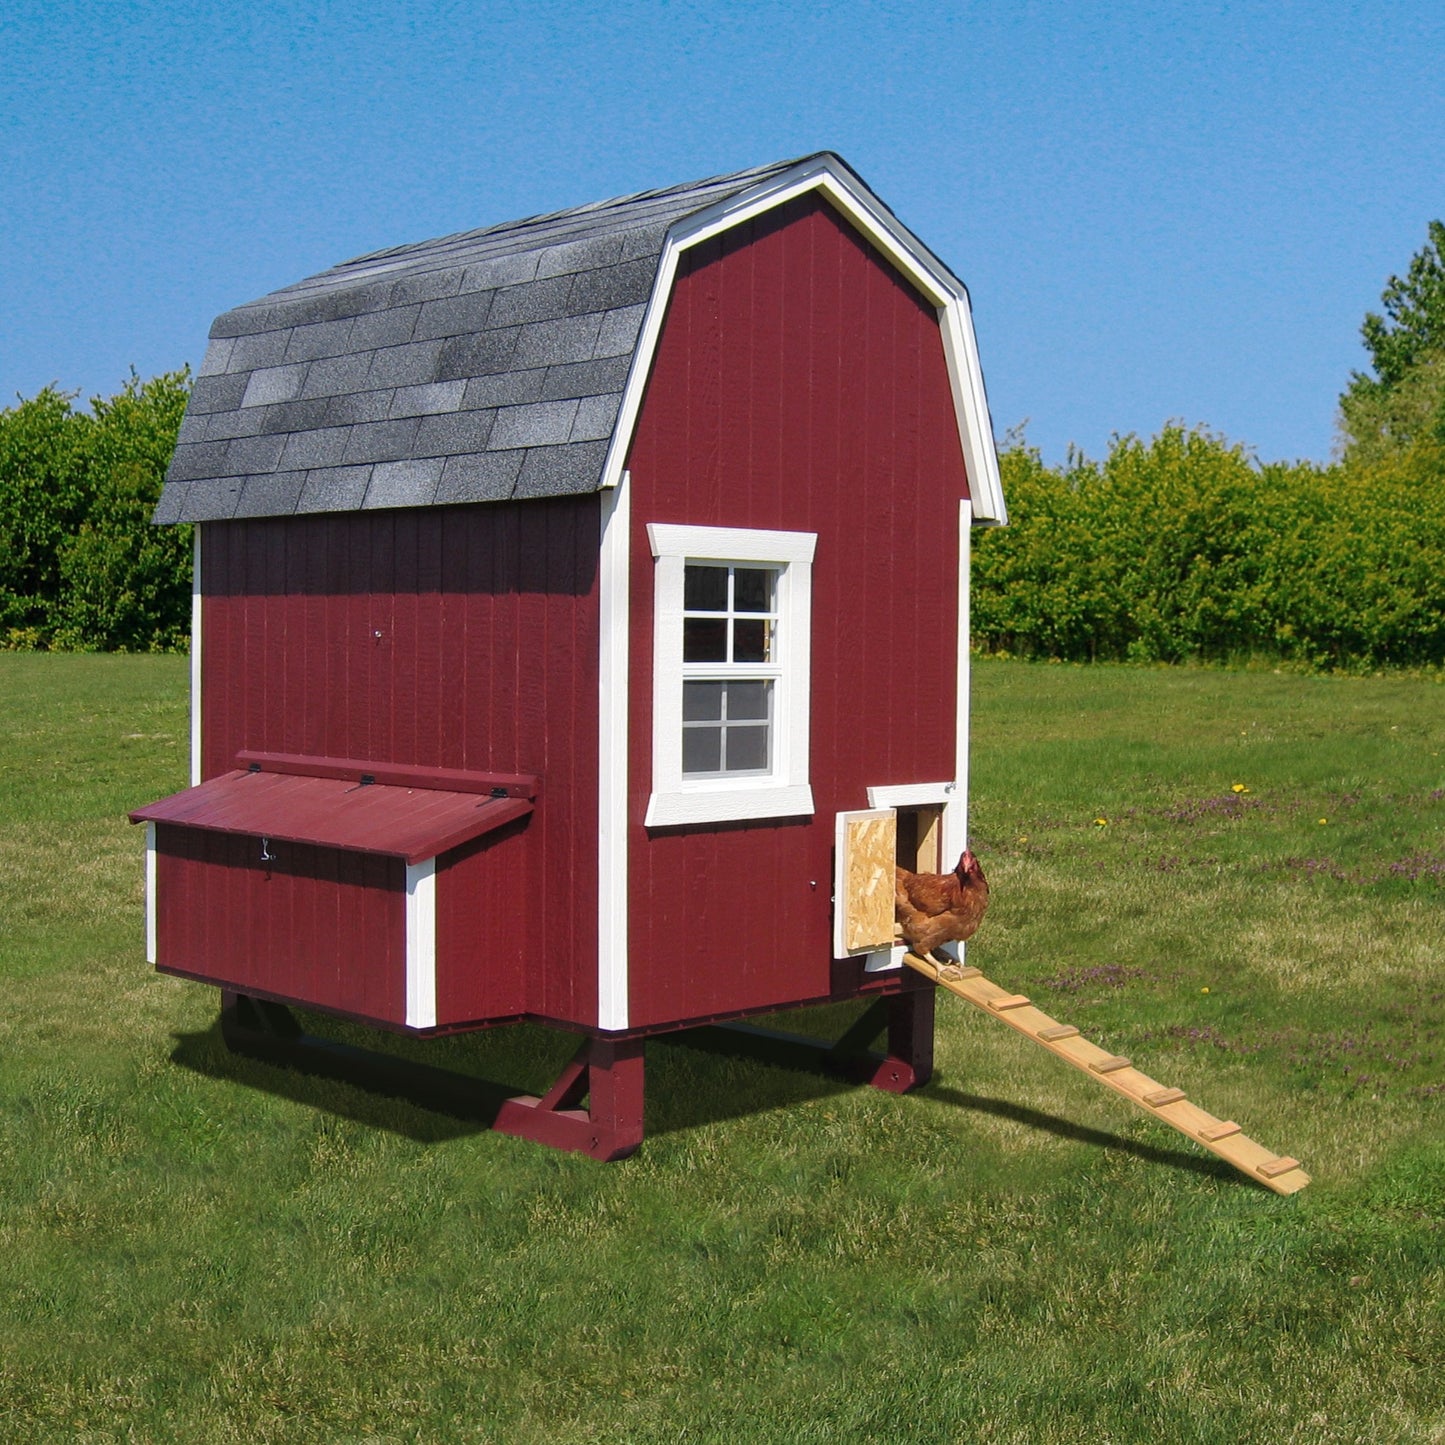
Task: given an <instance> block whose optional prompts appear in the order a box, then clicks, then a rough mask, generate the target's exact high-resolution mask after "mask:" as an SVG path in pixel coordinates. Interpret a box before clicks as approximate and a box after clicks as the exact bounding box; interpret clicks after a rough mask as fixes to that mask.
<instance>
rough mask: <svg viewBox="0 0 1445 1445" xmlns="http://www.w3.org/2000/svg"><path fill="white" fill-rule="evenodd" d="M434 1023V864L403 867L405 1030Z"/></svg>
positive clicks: (430, 860) (429, 860)
mask: <svg viewBox="0 0 1445 1445" xmlns="http://www.w3.org/2000/svg"><path fill="white" fill-rule="evenodd" d="M436 1022H437V860H436V859H435V858H425V859H423V860H422V861H421V862H420V863H408V864H407V865H406V1026H407V1028H409V1029H431V1028H435V1027H436Z"/></svg>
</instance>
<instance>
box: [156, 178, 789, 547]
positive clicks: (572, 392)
mask: <svg viewBox="0 0 1445 1445" xmlns="http://www.w3.org/2000/svg"><path fill="white" fill-rule="evenodd" d="M795 164H797V162H792V161H786V162H781V163H779V164H777V165H772V166H762V167H759V168H757V169H754V170H748V171H739V172H736V173H735V174H733V175H728V176H720V177H715V178H713V179H711V180H706V181H699V182H696V183H693V184H691V185H685V186H676V187H673V188H671V189H668V190H660V191H648V192H644V193H642V194H640V195H636V196H626V197H622V198H620V199H618V200H611V201H601V202H597V203H596V204H593V205H588V206H579V207H577V208H576V209H574V210H568V211H559V212H556V213H554V214H552V215H547V216H536V217H532V218H530V219H527V220H523V221H514V222H510V223H508V224H506V225H502V226H493V227H491V228H489V229H487V230H481V231H466V232H462V233H460V234H458V235H454V236H443V237H442V238H440V239H439V240H434V241H423V242H421V243H419V244H417V245H411V246H398V247H395V248H393V249H391V250H386V251H377V252H374V253H372V254H371V255H368V256H361V257H358V258H357V259H356V260H353V261H346V262H343V263H342V264H341V265H339V266H335V267H333V268H332V269H331V270H329V271H323V272H322V273H320V274H319V275H317V276H312V277H308V278H307V279H306V280H304V281H298V282H297V283H296V284H295V285H293V286H287V287H285V288H283V289H282V290H280V291H275V292H272V293H271V294H270V295H269V296H263V297H261V298H260V299H259V300H257V301H253V302H250V303H249V304H247V305H245V306H238V307H236V309H235V310H233V311H227V312H226V313H225V314H224V315H222V316H220V317H218V318H217V320H216V323H215V325H214V326H212V328H211V343H210V346H209V347H208V348H207V351H206V357H205V361H204V362H203V363H202V365H201V368H200V372H199V374H198V375H197V378H196V381H195V385H194V387H193V389H192V392H191V398H190V403H189V405H188V406H187V408H186V414H185V418H184V420H183V422H182V424H181V432H180V439H179V444H178V445H177V447H176V452H175V457H174V459H173V460H172V462H171V466H170V470H169V472H168V473H167V475H166V484H165V488H164V490H163V492H162V494H161V499H160V503H159V505H158V507H157V509H156V516H155V520H156V521H157V522H192V521H214V520H219V519H223V518H229V517H258V516H284V515H289V514H291V513H293V512H334V511H353V510H357V509H360V508H369V507H411V506H428V505H432V504H439V503H447V502H473V501H494V500H500V499H504V498H510V497H542V496H556V495H563V494H567V493H579V492H589V491H594V490H596V489H597V487H598V486H599V484H600V480H601V473H602V466H603V462H604V459H605V457H606V454H607V447H608V442H609V440H610V438H611V435H612V430H613V427H614V426H615V424H616V421H617V416H618V411H619V408H620V405H621V401H622V392H623V387H624V384H625V382H626V379H627V374H628V369H629V367H630V366H631V364H632V357H633V353H634V351H635V349H636V346H637V342H638V337H639V333H640V331H641V327H642V319H643V313H644V311H645V310H646V305H647V301H648V298H649V296H650V295H651V292H652V288H653V283H654V280H655V278H656V274H657V266H658V260H659V258H660V256H661V254H662V250H663V243H664V240H665V237H666V234H667V231H668V228H669V227H670V226H672V225H673V224H674V223H675V222H676V221H678V220H681V219H682V218H683V217H685V216H688V215H691V214H693V213H694V212H696V211H699V210H702V209H703V208H705V207H707V206H709V205H712V204H714V203H715V202H717V201H719V200H724V199H726V198H728V197H729V196H732V195H735V194H737V193H739V192H741V191H744V190H747V189H748V188H749V187H751V186H754V185H757V184H758V183H760V182H762V181H766V180H767V179H769V178H770V177H772V176H775V175H777V174H779V173H780V172H782V171H785V170H787V169H789V167H790V166H792V165H795Z"/></svg>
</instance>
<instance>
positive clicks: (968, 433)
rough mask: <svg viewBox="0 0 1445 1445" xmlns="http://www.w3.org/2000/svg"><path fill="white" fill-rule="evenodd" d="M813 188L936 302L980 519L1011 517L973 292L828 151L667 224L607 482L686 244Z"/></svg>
mask: <svg viewBox="0 0 1445 1445" xmlns="http://www.w3.org/2000/svg"><path fill="white" fill-rule="evenodd" d="M809 191H818V192H819V193H820V194H822V195H823V196H824V197H825V198H826V199H827V200H828V201H829V202H830V204H831V205H832V206H833V207H834V208H835V209H836V210H838V211H840V212H841V213H842V214H843V215H844V216H845V217H846V218H847V219H848V220H849V221H850V222H851V223H852V224H853V226H854V227H855V228H856V229H857V230H858V231H860V232H861V233H862V234H863V235H864V236H865V237H866V238H867V239H868V240H869V241H870V242H872V244H873V245H874V246H876V247H877V248H878V249H879V250H880V251H881V252H882V253H883V254H884V255H885V256H887V257H888V259H889V260H890V261H891V262H892V263H893V265H894V266H895V267H897V269H898V270H899V271H900V272H902V273H903V275H904V276H905V277H907V278H908V280H909V281H910V282H911V283H912V284H913V285H914V286H915V287H916V288H917V289H918V290H919V291H920V292H921V293H922V294H923V296H924V297H926V298H927V300H928V301H929V302H930V303H931V304H932V305H933V306H934V308H935V309H936V310H937V312H938V317H939V328H940V331H941V332H942V337H943V354H944V359H945V361H946V363H947V366H948V375H949V384H950V387H951V389H952V392H953V405H954V411H955V414H956V416H957V419H958V432H959V439H960V441H961V442H962V445H963V450H964V462H965V466H966V467H967V469H968V477H969V485H970V488H971V489H972V490H973V491H974V492H975V493H976V494H977V495H976V496H975V497H974V516H975V520H977V521H980V522H997V523H1003V522H1006V521H1007V520H1008V513H1007V510H1006V509H1005V506H1004V499H1003V488H1002V486H1001V485H1000V483H999V470H998V454H997V451H996V449H995V447H994V440H993V424H992V421H991V420H990V417H989V411H988V398H987V394H986V393H985V391H984V385H983V371H982V368H981V367H980V364H979V359H978V341H977V338H976V337H975V335H974V329H973V312H972V309H971V308H970V306H969V301H968V292H967V291H966V290H965V289H964V286H963V283H962V282H961V281H959V279H958V278H957V277H956V276H954V274H953V273H952V272H951V271H950V270H949V269H948V268H947V267H946V266H945V265H944V264H943V262H941V261H940V260H939V259H938V257H936V256H935V255H934V254H933V252H932V251H930V250H929V249H928V247H927V246H925V245H924V244H923V242H922V241H920V240H919V239H918V237H917V236H915V235H914V234H913V232H912V231H910V230H909V229H908V228H907V227H906V226H904V225H903V223H902V222H901V221H899V220H898V218H897V217H896V216H895V215H894V214H893V213H892V212H891V211H890V210H889V209H888V208H887V207H886V206H884V205H883V203H882V202H881V201H879V200H878V198H877V197H876V196H875V195H873V193H872V192H871V191H869V190H868V189H867V187H865V186H864V185H862V183H861V182H859V181H858V179H857V178H856V177H855V176H853V175H852V173H851V172H848V171H846V170H844V169H841V168H839V167H838V166H836V165H835V164H834V162H833V160H832V159H831V157H828V156H820V157H818V158H816V159H815V160H812V161H809V162H807V163H806V164H804V165H799V166H794V167H792V168H790V169H789V170H787V171H784V172H783V173H782V174H781V175H779V176H774V177H772V178H771V179H769V180H767V181H763V182H760V183H759V184H758V185H756V186H752V187H750V188H749V189H747V190H745V191H743V192H741V193H739V194H738V195H736V196H732V197H729V198H728V199H726V200H723V201H719V202H717V203H716V204H714V205H712V206H708V207H706V208H704V209H703V210H701V211H698V212H696V213H695V214H693V215H691V216H687V217H685V218H684V219H683V220H681V221H679V222H678V223H677V224H676V225H675V226H673V228H672V229H671V231H669V233H668V238H667V241H666V242H665V243H664V245H663V249H662V255H661V257H660V258H659V260H658V266H657V277H656V280H655V281H654V283H653V287H652V295H651V296H650V297H649V298H648V302H647V310H646V312H645V313H644V315H643V320H642V328H641V331H640V333H639V336H638V341H637V347H636V350H635V351H634V352H633V356H632V365H631V366H630V368H629V369H628V373H627V383H626V385H625V386H624V388H623V393H622V406H621V409H620V411H619V413H618V418H617V424H616V426H615V427H614V428H613V430H612V439H611V442H610V444H609V446H608V449H607V460H606V462H605V463H604V465H603V468H602V485H603V487H604V488H608V487H615V486H617V485H618V483H619V482H620V481H621V478H622V469H623V466H624V465H625V463H626V459H627V452H628V448H629V447H630V446H631V444H632V433H633V429H634V427H635V426H636V425H637V417H638V413H639V411H640V410H641V407H642V394H643V391H644V389H645V388H646V385H647V378H648V376H649V375H650V374H651V372H652V359H653V356H654V355H655V353H656V351H657V343H658V340H659V338H660V337H661V335H662V323H663V317H664V316H665V314H666V312H667V303H668V301H669V299H670V298H671V296H672V284H673V281H674V279H675V278H676V276H677V264H678V258H679V256H680V255H681V253H682V252H683V251H685V250H687V249H688V248H689V247H691V246H696V245H698V244H699V243H700V242H703V241H706V240H708V239H709V238H710V237H712V236H715V235H717V234H718V233H719V232H721V231H726V230H730V229H731V228H732V227H734V226H737V225H741V224H742V223H743V222H744V221H747V220H751V219H752V218H753V217H754V216H757V215H760V214H762V213H763V212H765V211H769V210H772V209H773V208H774V207H777V206H781V205H784V204H786V203H787V202H788V201H791V200H793V199H795V198H796V197H798V196H801V195H804V194H806V193H807V192H809Z"/></svg>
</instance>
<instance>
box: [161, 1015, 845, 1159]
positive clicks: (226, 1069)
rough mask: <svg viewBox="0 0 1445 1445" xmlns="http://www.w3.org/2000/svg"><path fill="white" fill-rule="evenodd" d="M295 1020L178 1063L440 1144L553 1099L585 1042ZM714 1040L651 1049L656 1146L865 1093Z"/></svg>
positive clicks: (181, 1051)
mask: <svg viewBox="0 0 1445 1445" xmlns="http://www.w3.org/2000/svg"><path fill="white" fill-rule="evenodd" d="M294 1017H295V1018H296V1020H297V1022H298V1023H299V1025H300V1028H301V1029H302V1030H303V1032H300V1033H299V1034H286V1033H283V1034H280V1035H277V1036H274V1037H267V1036H265V1035H264V1034H259V1033H253V1032H251V1031H249V1030H248V1031H247V1032H246V1033H245V1034H243V1035H242V1036H240V1037H239V1038H238V1037H237V1035H236V1033H235V1031H234V1030H231V1031H229V1033H230V1037H229V1039H228V1030H227V1029H226V1027H225V1025H224V1024H223V1021H222V1019H221V1018H220V1017H218V1018H217V1019H216V1020H215V1022H213V1023H212V1024H211V1026H210V1027H209V1028H206V1029H202V1030H197V1031H195V1032H192V1033H174V1034H172V1036H171V1037H172V1040H173V1047H172V1050H171V1061H172V1063H175V1064H177V1065H179V1066H180V1067H181V1068H184V1069H188V1070H190V1071H191V1072H193V1073H197V1074H201V1075H204V1076H205V1077H207V1078H211V1079H216V1080H221V1081H225V1082H229V1083H236V1084H241V1085H244V1086H245V1087H247V1088H250V1089H257V1090H259V1091H261V1092H263V1093H267V1094H270V1095H272V1096H273V1097H276V1098H282V1099H287V1100H290V1101H291V1102H293V1103H296V1104H299V1105H301V1106H303V1107H305V1108H310V1109H317V1110H320V1111H322V1112H324V1113H328V1114H331V1115H333V1116H335V1117H338V1118H345V1119H349V1120H351V1121H353V1122H355V1123H358V1124H362V1125H364V1126H366V1127H368V1128H377V1129H384V1130H387V1131H389V1132H392V1133H398V1134H401V1135H404V1136H405V1137H407V1138H410V1139H412V1140H415V1141H417V1142H419V1143H430V1142H440V1141H443V1140H447V1139H454V1138H460V1137H464V1136H466V1135H469V1134H479V1133H484V1132H486V1131H488V1130H489V1129H491V1127H492V1125H493V1123H494V1122H495V1120H496V1118H497V1115H498V1112H499V1111H500V1109H501V1107H502V1104H503V1103H504V1102H505V1101H506V1100H507V1099H509V1098H513V1097H515V1096H516V1095H518V1094H521V1093H524V1092H526V1091H527V1090H537V1091H540V1090H545V1088H546V1086H547V1084H548V1083H550V1081H551V1079H552V1078H553V1076H555V1075H556V1073H557V1072H558V1071H559V1070H560V1069H561V1068H562V1066H563V1065H564V1064H565V1063H566V1061H567V1059H568V1058H569V1057H570V1056H571V1054H572V1052H573V1050H574V1049H575V1048H576V1044H577V1040H576V1037H575V1036H574V1035H571V1034H565V1033H559V1032H557V1031H555V1030H549V1029H544V1028H541V1027H540V1026H537V1025H532V1024H525V1023H522V1024H512V1025H504V1026H501V1027H498V1028H494V1029H488V1030H486V1031H484V1032H478V1033H471V1034H460V1035H455V1036H452V1037H449V1038H440V1039H423V1040H408V1039H400V1038H393V1037H392V1036H390V1035H386V1034H381V1033H378V1032H376V1031H374V1030H370V1029H366V1028H361V1027H353V1026H350V1025H347V1024H345V1023H340V1022H337V1021H335V1020H331V1019H326V1018H323V1017H320V1016H313V1015H308V1014H304V1013H302V1012H300V1011H299V1010H298V1011H297V1013H296V1015H295V1016H294ZM710 1033H711V1031H710V1030H697V1031H687V1032H685V1033H677V1034H671V1035H664V1036H663V1037H661V1038H658V1039H654V1040H652V1041H651V1043H650V1045H649V1048H648V1055H647V1058H648V1076H649V1088H648V1099H647V1134H648V1135H649V1136H652V1137H657V1136H660V1135H665V1134H671V1133H675V1132H680V1131H686V1130H688V1129H692V1128H697V1127H700V1126H702V1125H706V1124H710V1123H721V1122H724V1121H726V1120H728V1119H736V1118H742V1117H746V1116H748V1115H751V1114H762V1113H768V1112H771V1111H773V1110H777V1109H783V1108H787V1107H789V1106H792V1105H795V1104H799V1103H804V1102H807V1101H808V1100H812V1099H818V1098H825V1097H828V1096H830V1095H835V1094H840V1093H846V1092H848V1091H850V1090H852V1089H854V1088H856V1087H858V1086H857V1085H856V1084H855V1083H853V1082H852V1081H850V1080H849V1079H847V1078H846V1077H843V1076H842V1075H840V1074H837V1073H829V1072H819V1071H818V1070H816V1069H808V1068H806V1067H805V1066H804V1065H803V1064H802V1063H801V1062H799V1061H790V1059H789V1058H788V1057H784V1058H782V1059H781V1060H779V1059H776V1058H768V1060H767V1061H768V1062H772V1063H775V1064H776V1063H778V1062H782V1064H783V1067H765V1066H760V1062H761V1061H762V1060H763V1058H764V1057H765V1055H763V1054H760V1053H758V1052H757V1051H755V1050H751V1049H748V1048H747V1047H746V1045H744V1047H743V1053H742V1056H741V1057H740V1056H739V1054H738V1051H737V1049H735V1048H731V1047H727V1048H722V1049H717V1048H708V1047H707V1036H708V1035H709V1034H710ZM817 1042H818V1044H820V1045H821V1044H824V1043H825V1042H826V1041H825V1040H818V1041H817ZM685 1044H691V1045H693V1046H692V1047H684V1046H683V1045H685ZM720 1055H727V1057H723V1056H720ZM744 1059H745V1060H746V1061H744Z"/></svg>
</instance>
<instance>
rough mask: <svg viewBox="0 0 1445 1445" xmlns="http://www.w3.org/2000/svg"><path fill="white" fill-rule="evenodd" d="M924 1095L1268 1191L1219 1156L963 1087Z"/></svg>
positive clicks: (937, 1089)
mask: <svg viewBox="0 0 1445 1445" xmlns="http://www.w3.org/2000/svg"><path fill="white" fill-rule="evenodd" d="M927 1097H928V1098H930V1099H932V1100H935V1101H937V1102H938V1103H943V1104H948V1105H951V1106H952V1107H954V1108H958V1109H969V1110H972V1111H973V1112H974V1113H978V1114H992V1115H993V1116H994V1117H995V1118H998V1119H1009V1120H1011V1121H1012V1122H1013V1123H1015V1124H1022V1125H1023V1126H1024V1127H1025V1128H1028V1129H1039V1130H1042V1131H1043V1132H1044V1133H1046V1134H1052V1135H1054V1136H1055V1138H1058V1139H1067V1140H1069V1141H1070V1142H1071V1143H1075V1144H1088V1145H1091V1146H1092V1147H1094V1148H1096V1149H1117V1150H1119V1151H1120V1152H1121V1153H1124V1154H1132V1155H1133V1156H1134V1157H1135V1158H1136V1159H1142V1160H1144V1161H1146V1162H1147V1163H1150V1164H1163V1165H1166V1166H1167V1167H1169V1168H1172V1169H1183V1170H1185V1171H1187V1172H1188V1173H1190V1174H1202V1175H1205V1176H1207V1177H1208V1178H1211V1179H1221V1180H1227V1181H1230V1182H1233V1183H1239V1184H1247V1185H1249V1186H1251V1187H1253V1188H1256V1189H1259V1190H1261V1191H1263V1192H1265V1193H1268V1192H1269V1191H1268V1190H1266V1189H1265V1188H1264V1185H1262V1184H1259V1183H1257V1182H1256V1181H1255V1180H1253V1179H1249V1178H1247V1177H1246V1176H1244V1175H1242V1174H1240V1173H1239V1172H1238V1170H1236V1169H1235V1168H1234V1167H1233V1166H1232V1165H1229V1164H1226V1163H1225V1162H1224V1161H1223V1160H1222V1159H1205V1158H1201V1157H1200V1156H1199V1155H1197V1154H1189V1153H1186V1152H1185V1151H1184V1150H1183V1149H1166V1148H1164V1147H1163V1146H1162V1145H1159V1144H1148V1143H1145V1142H1144V1141H1143V1140H1140V1139H1128V1138H1125V1137H1124V1136H1123V1135H1122V1134H1111V1133H1109V1132H1108V1131H1107V1130H1104V1129H1091V1128H1090V1127H1089V1126H1088V1125H1087V1124H1078V1123H1075V1122H1074V1121H1073V1120H1072V1119H1063V1118H1060V1117H1059V1116H1058V1115H1057V1114H1046V1113H1044V1112H1043V1110H1041V1109H1031V1108H1029V1107H1028V1106H1027V1105H1025V1104H1015V1103H1012V1102H1010V1101H1009V1100H1007V1099H991V1098H988V1097H987V1096H985V1095H982V1094H969V1093H965V1092H964V1091H963V1090H962V1089H954V1088H950V1087H948V1086H947V1085H939V1084H934V1085H932V1086H931V1087H930V1088H929V1089H928V1092H927Z"/></svg>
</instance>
